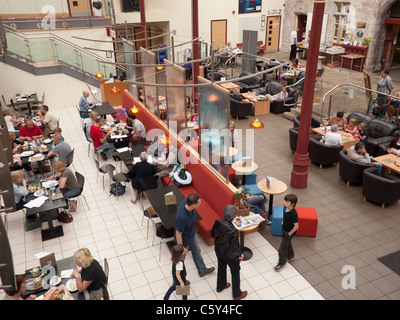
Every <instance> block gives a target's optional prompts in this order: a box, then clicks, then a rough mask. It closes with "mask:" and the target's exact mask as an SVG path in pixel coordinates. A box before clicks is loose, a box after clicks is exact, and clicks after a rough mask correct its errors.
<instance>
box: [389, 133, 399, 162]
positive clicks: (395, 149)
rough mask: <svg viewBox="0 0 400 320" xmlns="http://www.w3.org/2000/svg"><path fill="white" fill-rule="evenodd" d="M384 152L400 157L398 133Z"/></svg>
mask: <svg viewBox="0 0 400 320" xmlns="http://www.w3.org/2000/svg"><path fill="white" fill-rule="evenodd" d="M386 151H387V153H392V154H395V155H396V156H400V133H398V134H397V136H396V137H395V138H393V139H392V141H390V143H389V146H388V148H387V149H386Z"/></svg>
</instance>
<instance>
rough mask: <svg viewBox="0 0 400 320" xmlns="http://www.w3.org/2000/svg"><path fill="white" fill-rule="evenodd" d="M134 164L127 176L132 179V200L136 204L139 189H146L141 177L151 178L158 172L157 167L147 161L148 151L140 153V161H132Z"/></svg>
mask: <svg viewBox="0 0 400 320" xmlns="http://www.w3.org/2000/svg"><path fill="white" fill-rule="evenodd" d="M132 164H133V166H132V167H131V169H130V170H129V172H128V173H127V177H128V178H129V179H131V180H132V181H131V184H132V199H131V202H132V203H133V204H136V200H137V191H144V189H143V187H142V185H141V184H140V182H139V180H140V179H141V178H150V177H152V176H154V175H155V174H156V168H155V166H154V165H152V164H150V163H148V162H147V152H146V151H143V152H142V153H141V154H140V162H137V163H135V161H132Z"/></svg>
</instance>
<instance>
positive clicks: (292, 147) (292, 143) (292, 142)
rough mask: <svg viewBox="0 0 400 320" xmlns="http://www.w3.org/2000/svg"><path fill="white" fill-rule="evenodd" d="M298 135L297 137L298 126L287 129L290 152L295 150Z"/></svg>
mask: <svg viewBox="0 0 400 320" xmlns="http://www.w3.org/2000/svg"><path fill="white" fill-rule="evenodd" d="M298 137H299V129H298V128H290V129H289V142H290V150H292V152H296V149H297V138H298Z"/></svg>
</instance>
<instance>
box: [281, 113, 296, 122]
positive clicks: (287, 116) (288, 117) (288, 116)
mask: <svg viewBox="0 0 400 320" xmlns="http://www.w3.org/2000/svg"><path fill="white" fill-rule="evenodd" d="M295 116H296V115H295V114H294V113H292V112H284V113H283V117H284V118H286V119H289V120H291V121H293V118H294V117H295Z"/></svg>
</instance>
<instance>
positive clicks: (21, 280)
mask: <svg viewBox="0 0 400 320" xmlns="http://www.w3.org/2000/svg"><path fill="white" fill-rule="evenodd" d="M15 284H16V285H17V287H16V289H15V290H13V289H4V293H5V294H4V296H3V298H2V300H24V299H25V298H24V297H22V296H21V295H22V293H23V292H25V291H26V275H25V274H16V275H15ZM36 298H37V296H36V295H34V294H31V295H29V297H28V299H26V300H35V299H36ZM44 300H49V299H44Z"/></svg>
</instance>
